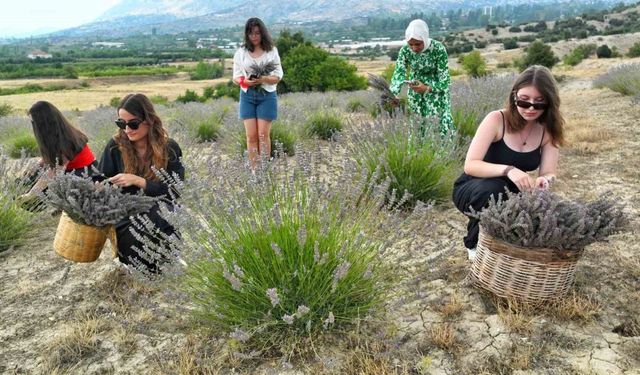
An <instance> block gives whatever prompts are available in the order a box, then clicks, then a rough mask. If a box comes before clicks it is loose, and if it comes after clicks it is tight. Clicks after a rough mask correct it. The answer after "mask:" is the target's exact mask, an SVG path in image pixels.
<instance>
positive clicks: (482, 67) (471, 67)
mask: <svg viewBox="0 0 640 375" xmlns="http://www.w3.org/2000/svg"><path fill="white" fill-rule="evenodd" d="M462 67H463V68H464V70H465V71H466V72H467V74H469V75H470V76H471V77H481V76H484V75H486V74H487V63H486V61H485V60H484V58H483V57H482V55H481V54H480V52H478V51H473V52H471V53H469V54H467V55H464V56H462Z"/></svg>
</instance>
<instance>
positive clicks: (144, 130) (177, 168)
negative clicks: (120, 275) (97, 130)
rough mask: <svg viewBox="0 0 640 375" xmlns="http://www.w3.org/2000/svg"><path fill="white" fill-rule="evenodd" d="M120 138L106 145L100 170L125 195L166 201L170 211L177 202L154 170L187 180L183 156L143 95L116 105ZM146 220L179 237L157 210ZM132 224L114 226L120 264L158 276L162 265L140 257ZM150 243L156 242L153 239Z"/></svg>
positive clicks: (124, 99)
mask: <svg viewBox="0 0 640 375" xmlns="http://www.w3.org/2000/svg"><path fill="white" fill-rule="evenodd" d="M115 124H116V125H117V127H118V132H117V133H116V135H115V136H114V137H113V138H112V139H111V140H110V141H109V143H108V144H107V145H106V147H105V150H104V152H103V154H102V158H101V160H100V165H99V169H100V170H101V171H102V173H104V175H105V176H106V177H108V178H109V181H110V182H111V183H113V184H116V185H118V186H121V187H123V188H124V189H125V190H126V191H131V192H139V191H142V192H143V193H144V194H145V195H148V196H153V197H162V198H163V200H164V201H165V202H166V203H167V204H168V205H169V206H172V205H173V203H174V199H175V197H176V195H175V192H173V191H172V190H171V187H170V186H169V184H167V183H165V182H163V181H161V180H160V178H159V177H158V176H157V174H156V173H155V172H154V169H155V170H164V171H165V172H167V173H168V174H169V175H171V176H174V177H176V178H179V179H180V180H183V179H184V167H183V165H182V162H181V160H180V159H181V157H182V150H181V149H180V146H178V143H176V142H175V141H174V140H173V139H171V138H169V136H168V134H167V131H166V130H165V129H164V127H163V125H162V120H161V119H160V117H158V115H157V114H156V111H155V109H154V107H153V104H152V103H151V101H150V100H149V98H147V97H146V96H145V95H144V94H129V95H127V96H125V97H124V98H123V99H122V101H121V102H120V104H119V105H118V119H117V120H115ZM147 216H148V217H149V219H151V221H152V222H153V223H154V224H155V225H156V228H157V229H158V230H160V231H162V232H164V233H165V234H167V235H171V234H173V233H174V232H175V230H174V228H173V227H171V225H169V224H168V223H167V222H166V221H165V220H164V219H162V218H161V217H160V215H159V206H158V205H155V206H154V207H153V208H152V209H151V210H150V211H149V212H148V213H147ZM130 227H131V221H130V220H129V219H128V218H127V219H123V220H122V221H121V222H119V223H118V224H116V235H117V243H118V258H119V259H120V261H121V262H122V263H124V264H131V265H134V266H136V267H143V268H146V269H147V270H149V271H152V272H157V271H158V264H156V262H155V261H154V260H153V259H152V258H153V257H149V256H148V254H141V253H139V252H137V251H136V250H135V249H134V247H136V248H138V249H142V248H143V246H142V243H141V242H140V241H139V240H138V239H136V238H135V236H134V235H133V233H131V230H130ZM150 238H152V237H150Z"/></svg>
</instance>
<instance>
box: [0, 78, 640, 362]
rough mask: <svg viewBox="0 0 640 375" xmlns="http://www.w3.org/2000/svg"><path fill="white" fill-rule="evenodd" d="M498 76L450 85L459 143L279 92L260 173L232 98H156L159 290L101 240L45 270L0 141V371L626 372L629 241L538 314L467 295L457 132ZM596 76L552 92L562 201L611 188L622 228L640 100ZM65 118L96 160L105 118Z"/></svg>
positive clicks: (358, 104) (46, 259) (368, 102)
mask: <svg viewBox="0 0 640 375" xmlns="http://www.w3.org/2000/svg"><path fill="white" fill-rule="evenodd" d="M577 76H578V77H580V76H579V75H578V74H577ZM513 78H514V77H513V76H512V75H504V76H489V77H485V78H481V79H476V80H471V81H463V80H460V81H456V82H455V83H454V85H453V87H452V89H451V91H452V98H453V108H454V112H455V118H456V120H457V121H456V122H457V124H459V127H460V133H461V137H459V138H456V139H451V140H442V139H441V138H440V137H439V135H437V134H435V133H433V132H430V131H429V128H430V125H431V121H430V120H428V119H427V120H417V119H415V118H412V117H409V116H407V115H404V114H401V113H396V114H395V115H394V116H392V117H390V116H387V115H386V113H384V111H380V110H379V107H378V100H379V97H378V93H376V92H375V91H370V90H369V91H360V92H352V93H307V94H289V95H285V96H282V97H280V98H279V100H280V107H279V108H280V109H279V111H280V117H279V119H278V120H277V122H276V123H274V127H273V131H272V138H273V149H274V150H275V151H274V156H275V158H274V159H273V161H268V157H267V156H264V160H263V162H262V163H261V164H260V167H259V168H258V171H257V173H256V174H255V175H253V174H251V173H250V170H249V168H248V164H247V162H246V157H245V156H244V151H245V150H244V148H243V146H244V134H243V129H242V126H241V123H240V121H239V120H238V119H237V103H235V102H233V101H232V100H227V99H224V100H216V101H213V102H207V103H188V104H170V105H166V106H165V105H160V106H158V110H159V113H160V116H161V118H162V119H163V121H164V123H165V126H166V127H167V128H168V131H169V134H170V136H171V137H173V138H174V139H176V140H177V142H178V143H179V144H180V145H181V147H182V149H183V152H184V164H185V166H186V169H187V178H186V181H185V183H184V184H183V185H182V186H181V187H180V188H181V198H180V202H181V204H182V206H181V207H180V209H178V210H177V211H176V212H168V211H167V212H165V215H166V218H167V220H168V221H170V222H171V223H173V224H174V225H175V226H176V227H177V228H180V231H181V237H180V238H177V237H167V238H162V241H161V242H160V243H161V246H158V245H157V243H149V244H148V246H149V248H151V249H155V250H158V251H163V252H165V254H166V255H167V257H169V258H173V261H172V262H171V263H169V264H167V266H166V268H165V270H164V272H163V274H162V275H161V276H150V275H146V276H145V275H141V274H138V273H136V272H131V271H130V270H128V269H124V268H123V267H122V266H121V265H119V264H118V263H116V262H114V261H113V260H112V259H111V251H109V249H108V248H105V250H104V251H103V254H102V255H101V257H100V259H99V260H98V261H97V262H95V263H91V264H74V263H70V262H67V261H64V260H63V259H61V258H59V257H57V256H56V255H55V254H54V252H53V250H52V239H53V235H54V233H55V228H56V224H57V220H58V216H52V215H51V210H46V211H44V212H41V213H37V214H32V213H26V212H24V211H21V210H19V209H17V208H16V207H15V204H14V203H13V200H12V197H15V196H16V195H17V194H19V191H20V186H18V185H17V184H16V179H15V178H16V176H18V175H19V173H20V171H21V170H24V169H25V168H27V167H28V166H29V164H30V162H29V159H25V158H23V159H8V158H7V157H6V152H8V151H11V150H10V148H11V144H10V143H9V144H5V146H6V147H7V148H8V150H7V151H6V152H5V151H3V152H2V155H0V161H1V164H0V189H1V190H2V191H3V193H4V195H3V196H2V197H1V198H0V209H2V213H3V214H2V215H5V214H4V213H10V214H11V215H13V216H7V215H5V216H1V215H0V225H7V224H6V223H11V224H12V225H13V226H12V227H8V225H7V227H6V228H10V229H6V230H5V229H4V228H5V227H3V234H2V235H1V236H0V280H1V281H2V282H1V285H2V287H0V314H1V315H2V318H3V319H2V323H0V328H1V329H0V342H2V343H3V345H2V346H1V347H0V372H2V373H41V374H63V373H71V374H81V373H82V374H110V373H114V374H127V373H131V374H138V373H149V374H215V373H247V374H254V373H259V374H276V373H282V374H303V373H308V374H483V373H484V374H634V373H637V372H634V371H637V368H640V355H639V354H638V353H640V321H639V320H638V317H637V312H638V311H640V302H638V301H640V294H639V293H640V288H639V286H640V271H639V270H640V247H639V245H638V243H637V241H636V239H637V229H632V231H630V232H627V233H623V234H620V235H617V236H614V237H612V238H611V239H610V241H609V242H608V243H603V244H602V243H599V244H596V245H593V246H590V247H589V248H587V251H586V252H585V256H584V258H583V260H581V263H580V265H579V269H578V276H577V280H576V284H575V287H574V289H573V290H572V292H571V293H570V295H569V296H568V298H567V299H566V300H563V301H559V302H558V303H555V304H552V305H548V306H544V307H541V306H528V305H522V304H519V303H517V302H515V301H505V300H499V299H495V298H492V297H491V296H489V295H486V294H483V293H481V292H479V291H478V290H476V289H474V288H472V287H471V286H470V285H469V284H468V282H467V281H466V275H467V271H468V267H469V264H468V262H467V260H466V253H465V252H464V251H463V245H462V241H461V238H462V236H463V233H464V227H465V218H464V216H463V215H461V214H460V213H458V212H457V210H455V208H453V205H452V204H451V203H450V201H449V196H450V193H451V185H452V182H453V180H454V179H455V178H456V177H457V175H458V174H459V173H460V172H461V166H462V160H463V157H464V152H465V151H466V147H467V142H468V138H465V136H469V135H471V134H473V131H474V127H475V125H477V123H478V122H479V121H480V120H481V119H482V118H483V117H484V115H485V114H486V113H487V112H488V111H490V110H493V109H497V108H501V107H502V104H503V102H504V99H505V95H506V93H508V90H509V88H510V85H511V82H512V80H513ZM595 78H596V76H593V75H592V76H583V77H580V78H572V77H567V78H565V79H564V80H563V82H562V90H561V94H562V99H563V110H564V112H565V116H566V118H567V120H568V124H567V132H568V140H569V144H568V146H567V147H566V149H564V150H563V155H562V159H561V166H560V173H559V183H558V184H557V185H556V187H555V189H556V190H557V192H558V193H560V194H561V195H563V196H568V197H573V198H586V199H588V198H593V197H595V196H599V195H600V194H606V192H607V191H614V192H615V194H616V196H619V197H622V199H623V200H624V201H625V202H626V203H627V207H628V210H629V214H630V216H631V218H632V228H637V227H638V224H639V222H638V221H639V220H638V212H639V207H640V188H639V186H640V174H638V170H637V167H636V166H637V165H638V163H640V156H639V155H638V154H637V152H635V151H634V150H637V149H638V147H639V146H640V144H639V143H640V137H639V135H640V128H638V126H637V123H636V122H637V118H640V106H638V105H637V104H633V103H632V99H631V97H629V96H623V95H622V94H620V93H617V92H614V91H611V90H608V89H603V88H592V81H593V80H594V79H595ZM602 82H605V83H606V82H607V81H606V79H604V78H601V79H600V81H599V85H601V87H607V85H606V84H602ZM65 115H67V116H68V118H69V119H70V120H71V121H72V122H73V123H75V124H77V125H78V126H80V127H81V128H82V129H83V130H84V131H85V132H86V133H87V134H88V135H89V138H90V146H91V148H92V149H93V150H94V152H95V153H96V156H98V155H99V154H100V153H101V151H102V149H103V147H104V145H105V144H106V142H107V141H108V139H109V137H111V136H112V135H113V134H114V133H115V130H116V128H115V126H114V125H113V120H114V119H115V117H116V111H115V109H114V108H112V107H103V108H97V109H94V110H89V111H84V112H67V113H65ZM422 126H426V128H427V131H426V133H425V136H424V137H418V136H416V135H417V134H418V133H419V132H420V127H422ZM621 129H624V132H623V131H621ZM29 132H30V124H29V121H28V119H27V118H26V117H24V116H10V117H3V118H0V139H2V140H9V139H11V140H16V139H20V137H25V135H28V134H29ZM25 144H28V141H25ZM18 149H19V148H18ZM14 154H15V152H14ZM18 154H19V152H18ZM139 228H140V230H152V228H148V227H145V223H144V222H143V221H141V222H140V223H139ZM5 233H8V234H10V236H7V238H5V237H3V236H4V234H5Z"/></svg>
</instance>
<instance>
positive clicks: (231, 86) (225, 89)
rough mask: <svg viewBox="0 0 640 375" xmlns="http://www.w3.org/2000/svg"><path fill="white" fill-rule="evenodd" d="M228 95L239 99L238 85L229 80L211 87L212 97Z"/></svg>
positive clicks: (236, 99)
mask: <svg viewBox="0 0 640 375" xmlns="http://www.w3.org/2000/svg"><path fill="white" fill-rule="evenodd" d="M223 97H228V98H232V99H233V100H235V101H236V102H237V101H240V86H238V85H236V84H235V83H233V81H231V80H229V81H228V82H227V83H218V84H217V85H215V86H214V87H213V96H212V98H213V99H218V98H223Z"/></svg>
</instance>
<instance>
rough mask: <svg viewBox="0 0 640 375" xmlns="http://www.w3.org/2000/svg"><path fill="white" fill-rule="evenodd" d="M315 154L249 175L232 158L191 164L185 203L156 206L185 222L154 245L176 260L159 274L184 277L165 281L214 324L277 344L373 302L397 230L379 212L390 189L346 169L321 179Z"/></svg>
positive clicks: (358, 314) (337, 323)
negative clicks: (176, 207)
mask: <svg viewBox="0 0 640 375" xmlns="http://www.w3.org/2000/svg"><path fill="white" fill-rule="evenodd" d="M314 158H315V156H314V155H313V154H309V153H305V152H301V151H300V150H298V153H297V156H296V158H295V160H296V164H294V165H292V164H289V163H290V161H291V159H288V158H283V159H279V160H276V161H275V162H274V163H270V164H268V166H267V167H266V169H258V171H257V174H256V175H255V176H252V175H251V174H250V173H248V171H247V168H246V166H245V165H244V164H243V163H242V161H239V160H235V159H231V160H230V159H228V158H222V157H218V158H211V157H208V158H204V157H194V158H193V159H191V160H190V161H188V168H189V169H190V170H197V171H198V173H197V174H196V173H194V174H193V177H192V178H191V179H190V180H189V183H188V184H186V185H184V188H183V190H182V200H183V202H184V205H185V207H186V208H185V209H184V210H181V211H178V212H173V213H171V212H169V211H168V210H167V211H164V212H163V215H166V216H165V217H166V218H167V220H168V221H170V222H171V223H172V225H174V226H175V227H177V228H183V229H182V232H181V237H180V238H179V239H178V238H175V237H174V238H167V239H166V240H167V241H166V242H165V243H166V244H168V246H169V248H165V249H157V250H159V251H163V252H164V254H166V255H167V257H172V256H173V257H174V259H176V261H175V262H173V263H172V264H173V265H174V266H176V267H175V269H174V271H175V272H170V270H166V271H165V274H166V275H169V274H172V275H174V276H173V277H177V280H181V281H180V282H177V281H175V280H176V279H173V280H174V281H173V282H171V283H169V284H170V285H179V286H180V287H181V288H182V290H183V291H184V292H186V293H187V295H188V296H189V299H190V300H191V302H192V303H193V304H194V305H195V307H196V310H195V313H196V316H198V317H199V318H200V319H202V320H203V321H204V322H206V324H208V325H210V326H213V328H214V329H216V330H220V331H222V332H227V333H229V334H230V335H231V336H232V337H233V338H235V339H237V340H240V341H243V342H244V341H249V343H253V344H255V345H257V346H260V347H261V348H265V347H270V346H275V347H277V348H281V347H282V345H283V342H284V341H286V340H289V339H291V338H293V337H297V336H304V335H308V334H311V333H313V332H317V331H319V330H323V329H334V328H339V329H343V328H344V327H345V326H346V325H347V326H348V325H349V324H351V323H354V322H356V321H357V320H358V319H363V318H365V317H366V316H367V315H369V314H371V313H373V312H375V311H376V310H377V308H378V307H379V306H380V302H381V299H382V296H383V295H384V293H385V291H386V290H387V286H386V285H387V284H386V283H385V282H384V280H383V275H384V270H385V269H386V266H385V264H384V262H383V260H382V257H381V255H383V254H384V251H385V250H386V249H387V248H388V246H389V244H390V243H392V241H393V238H394V237H393V236H391V234H390V233H391V230H393V231H394V232H398V231H399V226H398V225H394V224H393V222H391V220H393V216H392V215H390V213H389V211H387V210H383V209H381V208H382V204H383V201H384V197H385V194H384V192H385V191H386V189H387V186H384V187H382V188H376V187H375V186H374V185H369V184H367V181H366V178H363V177H362V175H361V174H357V173H354V172H353V169H352V170H351V173H350V174H345V175H344V176H343V177H341V178H340V179H339V180H337V181H334V183H327V182H326V181H325V180H324V179H323V177H321V176H320V175H318V174H317V173H318V170H319V169H321V168H320V166H318V165H315V163H314V162H313V159H314ZM354 176H361V178H359V179H356V180H355V181H354V180H353V178H354ZM364 177H366V175H365V176H364ZM369 190H373V192H372V194H366V192H367V191H369ZM363 196H366V197H370V198H369V199H366V200H362V199H361V198H362V197H363ZM359 199H360V200H359ZM391 228H393V229H391ZM382 238H384V239H385V240H387V241H386V242H385V241H383V240H381V239H382ZM145 247H149V248H152V247H153V243H151V242H149V241H147V242H146V243H145ZM176 256H177V258H176ZM249 343H248V344H249Z"/></svg>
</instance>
